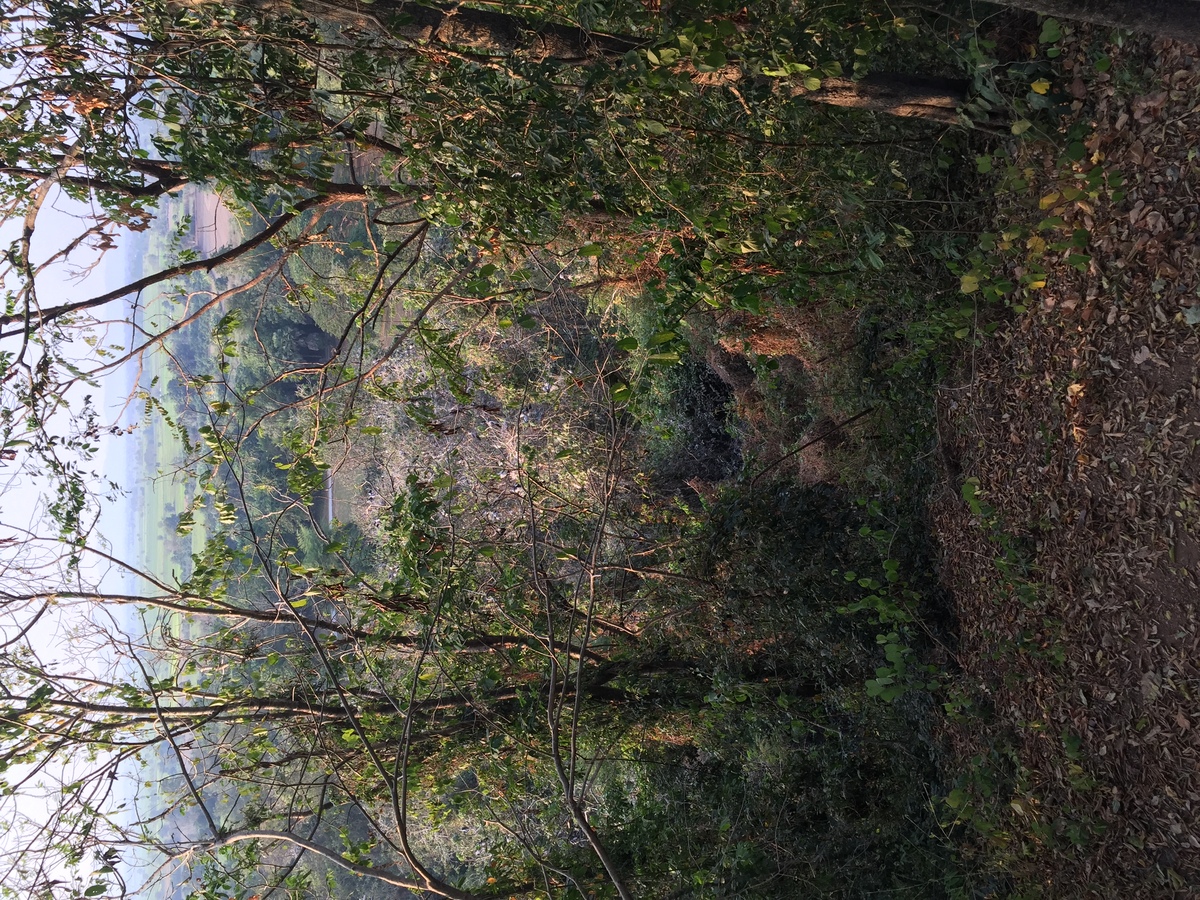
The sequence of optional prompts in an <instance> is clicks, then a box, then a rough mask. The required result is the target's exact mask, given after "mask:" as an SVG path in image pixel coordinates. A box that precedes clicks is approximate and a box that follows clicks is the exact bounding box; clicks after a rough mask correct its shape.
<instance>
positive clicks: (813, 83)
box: [804, 75, 821, 91]
mask: <svg viewBox="0 0 1200 900" xmlns="http://www.w3.org/2000/svg"><path fill="white" fill-rule="evenodd" d="M804 89H805V90H806V91H819V90H820V89H821V79H820V78H817V77H816V76H813V75H809V76H808V77H807V78H805V79H804Z"/></svg>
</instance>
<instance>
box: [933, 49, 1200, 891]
mask: <svg viewBox="0 0 1200 900" xmlns="http://www.w3.org/2000/svg"><path fill="white" fill-rule="evenodd" d="M1104 37H1105V35H1101V34H1100V33H1099V32H1095V33H1091V34H1089V32H1087V31H1083V32H1080V33H1079V34H1077V35H1075V36H1074V37H1069V38H1067V39H1066V40H1064V42H1063V43H1062V44H1061V45H1060V46H1061V47H1062V50H1063V58H1062V59H1063V61H1064V66H1063V68H1065V70H1066V72H1067V79H1068V83H1069V88H1068V92H1069V95H1070V97H1073V98H1075V103H1074V104H1073V110H1074V112H1073V114H1072V116H1071V117H1069V119H1070V121H1069V122H1068V126H1069V125H1070V124H1073V123H1074V122H1086V123H1088V124H1089V126H1090V135H1089V136H1088V137H1087V139H1086V140H1085V142H1084V143H1085V146H1086V148H1087V151H1088V156H1087V158H1085V160H1084V161H1083V165H1085V166H1087V165H1103V166H1105V167H1106V168H1107V169H1108V170H1109V171H1114V170H1115V171H1120V172H1122V173H1123V174H1124V175H1125V179H1126V185H1125V186H1126V188H1127V192H1126V193H1125V195H1124V197H1121V198H1120V199H1118V200H1115V201H1114V200H1113V199H1112V198H1109V199H1104V198H1101V199H1100V200H1099V201H1088V200H1080V201H1078V202H1075V203H1073V204H1071V203H1064V204H1062V206H1061V213H1062V215H1063V217H1064V220H1065V221H1066V224H1067V225H1068V226H1070V227H1078V228H1086V229H1087V230H1088V232H1089V233H1090V245H1089V247H1088V253H1089V254H1090V256H1091V263H1090V264H1089V265H1088V266H1086V267H1084V268H1085V269H1086V271H1083V272H1080V271H1078V270H1077V269H1078V267H1072V266H1071V265H1068V264H1067V262H1066V258H1065V257H1066V254H1063V258H1062V259H1061V260H1060V261H1058V262H1057V263H1055V262H1053V259H1052V254H1049V255H1048V256H1047V257H1046V258H1045V259H1044V260H1043V264H1044V265H1046V266H1047V271H1048V272H1049V274H1050V278H1049V279H1048V282H1047V286H1046V287H1044V288H1042V289H1040V290H1039V291H1037V292H1036V293H1035V296H1036V299H1035V302H1033V303H1030V304H1029V305H1028V309H1027V311H1025V312H1022V313H1020V314H1019V315H1016V316H1015V317H1014V318H1013V319H1012V320H1011V321H1010V322H1008V323H1006V324H1005V325H1004V326H1003V327H1002V328H1001V330H1000V331H999V332H997V335H996V337H995V338H994V339H992V340H989V341H987V342H985V343H984V344H982V345H981V346H979V347H978V348H977V349H975V350H974V351H973V353H972V355H971V357H970V358H969V359H968V360H966V361H965V362H964V363H963V371H962V372H961V373H960V378H959V379H958V381H957V383H954V384H950V385H947V386H946V387H945V388H944V389H943V390H942V391H941V394H940V397H939V403H938V407H939V432H940V440H941V445H942V446H941V456H942V460H943V462H944V470H945V478H944V483H943V487H942V488H941V490H940V491H939V492H938V494H937V495H936V496H935V497H934V498H933V500H932V510H931V512H932V519H933V522H934V525H935V529H936V531H937V532H938V535H939V539H940V543H941V546H942V554H943V558H942V573H943V580H944V581H945V583H946V585H947V586H948V587H949V588H950V589H951V591H952V592H953V594H954V596H955V598H956V601H955V602H956V604H957V607H958V615H959V619H960V622H961V638H960V640H961V643H960V647H959V650H958V657H959V659H960V661H961V663H962V666H963V669H964V674H965V675H966V676H967V678H968V681H969V682H970V683H974V684H977V685H978V686H979V687H978V690H979V693H980V695H981V699H982V700H983V701H984V703H983V705H984V706H986V707H987V708H990V709H992V710H994V714H993V715H992V716H991V718H989V719H987V720H986V721H985V723H984V724H983V726H982V727H980V724H979V723H978V722H972V723H971V724H970V725H963V726H954V725H951V726H949V728H948V731H947V734H946V739H947V743H948V746H949V747H950V748H951V753H952V754H953V755H954V756H955V757H956V758H958V759H959V760H961V761H963V762H964V764H965V761H966V760H969V759H971V758H972V757H977V754H979V753H980V751H981V750H982V749H984V748H986V746H989V745H990V746H993V747H994V746H996V745H997V744H998V743H1004V744H1007V745H1010V746H1011V747H1012V749H1013V752H1014V754H1015V758H1016V760H1017V763H1016V765H1017V767H1018V775H1019V777H1018V778H1017V779H1016V781H1017V783H1018V788H1017V789H1016V791H1015V792H1016V793H1022V794H1023V796H1021V797H1018V796H1014V798H1013V800H1012V803H1011V816H1012V818H1011V820H1010V821H1009V822H1008V823H1005V824H1006V825H1007V826H1008V829H1007V831H1006V832H1005V831H1004V830H1003V829H1001V830H1000V831H999V832H997V833H1008V834H1013V833H1018V832H1023V833H1024V835H1025V840H1024V842H1023V844H1022V847H1021V849H1020V850H1019V851H1018V850H1015V849H1014V850H1013V851H1012V853H1013V856H1014V858H1016V857H1020V858H1021V860H1022V861H1021V862H1019V863H1017V864H1016V865H1018V867H1024V868H1025V871H1023V873H1022V874H1023V876H1024V877H1025V878H1027V879H1028V880H1029V881H1031V882H1035V883H1039V884H1040V885H1041V886H1042V889H1043V892H1044V893H1045V894H1046V895H1048V896H1055V897H1071V896H1112V897H1117V896H1122V895H1125V896H1138V897H1160V896H1161V897H1173V896H1180V897H1183V896H1196V894H1197V892H1198V891H1200V728H1197V727H1195V726H1196V724H1197V723H1198V722H1200V626H1198V624H1197V609H1198V608H1200V375H1198V373H1197V367H1196V361H1197V358H1198V354H1200V266H1198V265H1197V263H1198V262H1200V158H1198V157H1197V151H1198V149H1200V102H1198V98H1200V50H1197V48H1195V47H1191V46H1187V45H1183V44H1179V43H1173V42H1170V41H1155V42H1150V41H1149V40H1146V41H1142V42H1138V41H1130V42H1128V43H1126V44H1125V45H1124V46H1122V47H1113V46H1111V45H1108V44H1106V43H1104ZM1098 48H1099V49H1102V50H1103V52H1104V53H1106V54H1111V56H1112V59H1113V65H1112V67H1111V69H1110V70H1108V71H1106V72H1103V73H1096V72H1095V70H1094V68H1093V67H1092V64H1091V63H1090V62H1089V60H1090V59H1092V58H1094V56H1095V52H1096V51H1097V49H1098ZM1121 73H1126V74H1127V75H1128V74H1129V73H1132V77H1127V78H1126V79H1124V80H1122V78H1121V77H1119V76H1120V74H1121ZM1020 152H1021V153H1022V154H1023V163H1024V164H1025V165H1028V166H1033V167H1034V168H1035V170H1037V171H1040V172H1042V173H1043V176H1044V178H1045V181H1046V184H1045V185H1042V186H1040V187H1041V189H1040V190H1039V191H1038V193H1037V194H1035V195H1034V196H1048V195H1049V194H1051V193H1052V192H1053V191H1054V189H1055V181H1056V175H1055V170H1056V166H1057V165H1058V162H1057V160H1058V153H1059V151H1058V150H1057V149H1056V148H1054V147H1047V146H1044V145H1040V146H1039V145H1026V146H1025V147H1024V148H1023V149H1022V150H1021V151H1020ZM1052 205H1053V204H1052ZM1040 214H1041V213H1040V211H1038V210H1033V211H1031V212H1030V215H1031V216H1039V215H1040ZM1033 221H1036V218H1035V219H1033ZM968 477H970V478H975V479H978V483H979V495H980V496H981V497H982V498H983V499H984V500H986V502H987V504H989V506H990V507H991V508H992V509H994V510H995V513H994V517H993V518H992V520H991V521H990V522H983V521H980V518H979V516H978V515H975V514H973V513H972V510H971V508H969V507H968V505H967V504H966V503H965V502H964V500H963V499H962V496H961V493H960V491H959V487H960V486H961V484H962V481H963V479H964V478H968ZM1001 535H1003V537H1001ZM1004 541H1007V542H1008V544H1007V545H1006V546H1013V547H1015V548H1017V550H1018V552H1019V553H1020V554H1021V556H1022V558H1023V559H1024V560H1025V561H1026V562H1027V564H1028V568H1027V571H1025V572H1024V574H1020V575H1014V573H1013V571H1012V570H1011V568H1010V569H1009V570H1008V571H1002V569H1001V568H1000V567H998V566H997V565H996V563H995V559H996V557H997V555H998V553H999V550H998V542H1000V543H1001V544H1002V545H1004V544H1003V542H1004ZM1021 579H1024V580H1025V581H1027V582H1028V583H1029V584H1031V585H1032V586H1033V588H1034V591H1033V592H1032V597H1033V598H1034V599H1032V600H1030V599H1029V597H1030V594H1028V593H1026V594H1021V593H1020V592H1019V591H1018V589H1017V588H1018V585H1017V584H1016V582H1017V581H1018V580H1021ZM1034 817H1036V818H1037V819H1038V822H1039V823H1040V824H1041V826H1042V827H1040V828H1033V827H1031V824H1030V823H1031V820H1032V818H1034ZM993 839H995V838H994V836H993ZM1013 840H1014V843H1021V842H1020V841H1017V840H1016V839H1013Z"/></svg>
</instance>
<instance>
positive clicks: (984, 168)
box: [975, 156, 992, 175]
mask: <svg viewBox="0 0 1200 900" xmlns="http://www.w3.org/2000/svg"><path fill="white" fill-rule="evenodd" d="M975 168H976V169H977V170H978V172H979V174H980V175H986V174H987V173H988V172H990V171H992V158H991V157H990V156H977V157H975Z"/></svg>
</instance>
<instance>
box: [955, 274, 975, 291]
mask: <svg viewBox="0 0 1200 900" xmlns="http://www.w3.org/2000/svg"><path fill="white" fill-rule="evenodd" d="M959 289H960V290H961V291H962V292H963V293H964V294H973V293H975V291H977V290H979V276H978V275H964V276H963V277H962V281H961V282H960V283H959Z"/></svg>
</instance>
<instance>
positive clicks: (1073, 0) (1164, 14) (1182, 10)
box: [995, 0, 1200, 44]
mask: <svg viewBox="0 0 1200 900" xmlns="http://www.w3.org/2000/svg"><path fill="white" fill-rule="evenodd" d="M995 2H996V3H999V4H1000V5H1001V6H1014V7H1016V8H1017V9H1027V10H1029V11H1030V12H1035V13H1040V14H1041V15H1043V16H1061V17H1062V18H1064V19H1074V20H1076V21H1079V22H1090V23H1092V24H1093V25H1106V26H1108V27H1110V28H1125V29H1127V30H1129V31H1140V32H1142V33H1144V34H1154V35H1158V36H1159V37H1168V38H1174V39H1175V40H1178V41H1187V42H1188V43H1189V44H1200V0H995Z"/></svg>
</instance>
